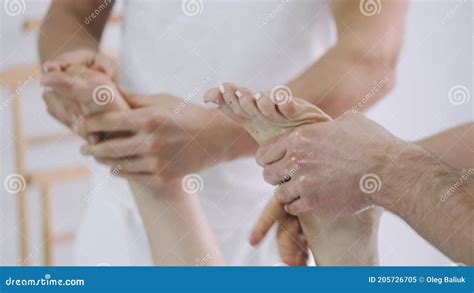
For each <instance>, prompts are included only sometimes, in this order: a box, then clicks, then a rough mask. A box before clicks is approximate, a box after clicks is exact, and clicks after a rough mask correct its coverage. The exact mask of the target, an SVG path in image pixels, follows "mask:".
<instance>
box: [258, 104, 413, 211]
mask: <svg viewBox="0 0 474 293" xmlns="http://www.w3.org/2000/svg"><path fill="white" fill-rule="evenodd" d="M405 145H406V143H405V142H403V141H402V140H400V139H398V138H396V137H395V136H393V135H392V134H390V133H389V132H388V131H386V130H385V129H383V128H382V127H381V126H379V125H377V124H376V123H374V122H372V121H371V120H369V119H367V118H366V117H364V116H363V115H361V114H353V113H345V114H344V115H342V116H341V117H340V118H338V119H336V120H334V121H332V122H324V123H319V124H309V125H304V126H301V127H298V128H297V129H295V130H293V131H291V132H290V133H288V134H286V135H283V136H281V137H277V138H276V139H273V140H271V141H269V142H268V143H266V144H264V145H263V146H262V147H260V149H259V150H258V151H257V156H256V158H257V162H258V163H259V164H260V165H261V166H263V167H264V172H263V174H264V178H265V181H267V182H268V183H270V184H273V185H278V184H281V185H280V186H279V187H278V188H277V189H276V191H275V197H276V198H277V200H278V201H280V202H281V203H283V204H284V205H285V210H286V211H288V212H289V213H290V214H292V215H299V214H302V213H305V212H310V211H314V212H318V213H331V214H339V215H350V214H356V213H358V212H361V211H362V210H364V209H366V208H369V207H371V206H373V196H375V195H376V194H378V193H380V192H383V191H384V190H383V179H384V178H383V177H379V176H382V174H383V169H384V167H385V166H386V164H387V163H390V159H395V157H396V156H397V155H398V154H399V152H400V150H401V149H403V147H404V146H405ZM288 174H290V175H288ZM282 182H284V183H282Z"/></svg>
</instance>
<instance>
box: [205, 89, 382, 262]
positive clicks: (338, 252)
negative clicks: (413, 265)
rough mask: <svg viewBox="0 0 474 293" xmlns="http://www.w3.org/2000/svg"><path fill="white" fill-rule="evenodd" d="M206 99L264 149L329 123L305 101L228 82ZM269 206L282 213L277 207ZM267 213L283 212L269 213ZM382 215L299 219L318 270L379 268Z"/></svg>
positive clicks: (369, 212)
mask: <svg viewBox="0 0 474 293" xmlns="http://www.w3.org/2000/svg"><path fill="white" fill-rule="evenodd" d="M204 99H205V101H206V102H213V103H215V104H217V105H219V109H220V110H221V111H222V112H224V113H225V114H226V115H227V116H229V117H230V118H231V119H233V120H235V121H236V122H238V123H241V124H242V126H243V127H244V128H245V129H246V130H247V131H248V132H249V133H250V134H251V135H252V136H253V137H254V138H255V139H256V140H257V141H258V142H259V143H260V144H262V143H264V142H265V141H267V140H268V139H270V138H273V137H275V136H278V135H281V134H283V133H285V132H287V131H289V130H291V129H293V128H295V127H297V126H300V125H303V124H309V123H319V122H327V121H330V120H331V118H330V117H329V116H328V115H326V114H325V113H324V112H323V111H321V109H319V108H318V107H316V106H314V105H312V104H311V103H309V102H307V101H305V100H302V99H299V98H295V97H291V96H287V97H286V100H284V101H282V100H279V101H276V100H275V99H276V98H275V97H271V96H270V94H268V93H266V94H259V93H257V94H254V93H252V92H251V91H250V90H248V89H246V88H244V87H238V86H236V85H234V84H230V83H225V84H223V85H221V86H220V87H219V88H213V89H210V90H209V91H208V92H207V93H206V94H205V97H204ZM269 206H270V207H273V208H275V207H277V208H278V205H272V204H270V205H269ZM279 208H280V209H281V206H280V207H279ZM265 213H266V214H270V215H271V214H278V213H279V212H275V211H267V210H266V211H265ZM280 213H281V211H280ZM380 214H381V212H380V210H378V209H374V208H373V209H369V210H366V211H364V212H362V213H360V214H358V215H354V216H344V217H343V216H336V217H334V216H328V215H315V214H311V213H308V214H305V215H302V216H299V217H298V218H299V221H300V224H301V225H302V228H303V231H304V234H305V236H306V240H307V242H308V244H309V247H310V248H311V251H312V252H313V255H314V257H315V261H316V264H317V265H320V266H321V265H376V264H378V251H377V230H378V223H379V218H380ZM262 218H263V219H265V215H262ZM262 218H261V219H262ZM275 220H276V219H275ZM267 221H268V219H267Z"/></svg>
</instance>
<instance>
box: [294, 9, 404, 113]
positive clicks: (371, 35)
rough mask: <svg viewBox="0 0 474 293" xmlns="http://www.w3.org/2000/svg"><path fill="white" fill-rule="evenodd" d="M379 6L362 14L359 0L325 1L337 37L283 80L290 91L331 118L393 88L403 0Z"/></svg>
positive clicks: (370, 102)
mask: <svg viewBox="0 0 474 293" xmlns="http://www.w3.org/2000/svg"><path fill="white" fill-rule="evenodd" d="M380 5H381V6H382V9H381V10H380V13H378V14H375V15H371V16H367V15H364V14H363V11H361V8H360V1H353V0H332V1H331V8H332V13H333V15H334V18H335V22H336V27H337V32H338V41H337V43H336V44H335V46H334V47H333V48H331V49H330V50H328V51H327V52H326V54H324V55H323V56H322V57H321V58H320V59H319V60H318V61H317V62H316V63H314V64H313V65H312V66H311V67H310V68H308V70H306V71H305V72H303V73H302V74H301V75H300V76H298V77H297V78H296V79H294V80H293V81H291V82H290V83H289V87H290V89H291V90H292V93H293V95H294V96H296V97H300V98H304V99H306V100H309V101H310V102H312V103H313V104H315V105H317V106H318V107H320V108H321V109H323V110H324V111H325V112H326V113H328V114H329V115H331V116H333V117H337V116H339V115H340V114H342V113H343V112H344V111H347V110H350V109H351V108H354V109H355V110H357V111H360V112H363V111H365V110H366V109H367V108H368V107H370V106H371V105H373V104H374V103H375V102H377V101H378V100H380V99H381V98H382V97H384V96H385V95H386V94H387V93H388V92H389V91H390V90H391V89H392V88H393V87H394V84H395V70H396V66H397V63H398V57H399V54H400V51H401V48H402V45H403V39H404V34H405V18H406V12H407V9H408V1H406V0H397V1H392V0H381V1H380Z"/></svg>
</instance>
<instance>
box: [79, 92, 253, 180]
mask: <svg viewBox="0 0 474 293" xmlns="http://www.w3.org/2000/svg"><path fill="white" fill-rule="evenodd" d="M126 99H127V100H128V101H132V103H133V104H134V105H138V107H137V108H135V109H132V110H128V111H114V112H110V113H104V114H101V115H95V116H92V117H86V118H85V119H84V121H83V123H81V125H82V126H81V132H82V133H94V132H97V131H105V132H115V131H121V132H129V133H131V134H132V135H131V136H130V137H126V138H116V139H112V140H108V141H103V142H101V143H99V144H96V145H85V146H83V147H82V152H83V153H84V154H87V155H92V156H94V157H95V158H96V159H97V160H98V161H99V162H101V163H103V164H106V165H108V166H110V167H111V168H112V169H113V170H115V169H116V168H117V167H118V166H120V168H121V171H120V174H118V175H119V176H124V177H126V178H128V179H131V180H134V181H139V182H141V183H144V184H147V185H149V187H152V188H161V187H162V186H163V185H164V184H165V183H166V184H168V183H171V182H173V181H176V180H178V179H180V178H181V177H182V176H184V175H187V174H189V173H193V172H197V171H200V170H202V169H205V168H207V167H210V166H213V165H215V164H217V163H219V162H222V161H227V160H232V159H235V158H236V157H238V156H239V153H241V152H242V151H243V148H244V147H245V146H244V145H249V144H250V145H252V144H253V145H254V146H255V148H254V149H256V145H255V142H254V141H253V139H252V138H251V137H250V136H245V135H243V130H242V129H241V128H240V126H238V125H237V124H235V123H234V122H232V121H230V120H229V119H225V118H224V117H222V116H220V114H219V112H218V111H217V110H211V109H207V108H204V107H201V106H198V105H195V104H192V103H185V108H183V107H182V106H183V103H184V101H183V100H182V99H180V98H178V97H175V96H172V95H168V94H161V95H156V96H140V95H132V96H127V97H126ZM180 106H181V108H180ZM176 109H182V112H179V111H176ZM239 145H242V147H241V148H240V149H238V148H236V147H238V146H239Z"/></svg>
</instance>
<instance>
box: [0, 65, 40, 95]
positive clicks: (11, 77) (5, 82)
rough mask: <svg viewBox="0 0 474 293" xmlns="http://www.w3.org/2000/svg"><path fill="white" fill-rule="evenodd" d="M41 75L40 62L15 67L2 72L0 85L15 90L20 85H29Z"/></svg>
mask: <svg viewBox="0 0 474 293" xmlns="http://www.w3.org/2000/svg"><path fill="white" fill-rule="evenodd" d="M40 75H41V69H40V67H39V66H38V64H34V65H25V66H18V67H13V68H11V69H7V70H6V71H3V72H1V73H0V86H5V87H7V88H8V89H9V90H10V91H12V92H15V91H16V89H17V88H18V87H20V86H28V85H29V83H30V82H32V81H33V80H36V79H37V78H39V77H40Z"/></svg>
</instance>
